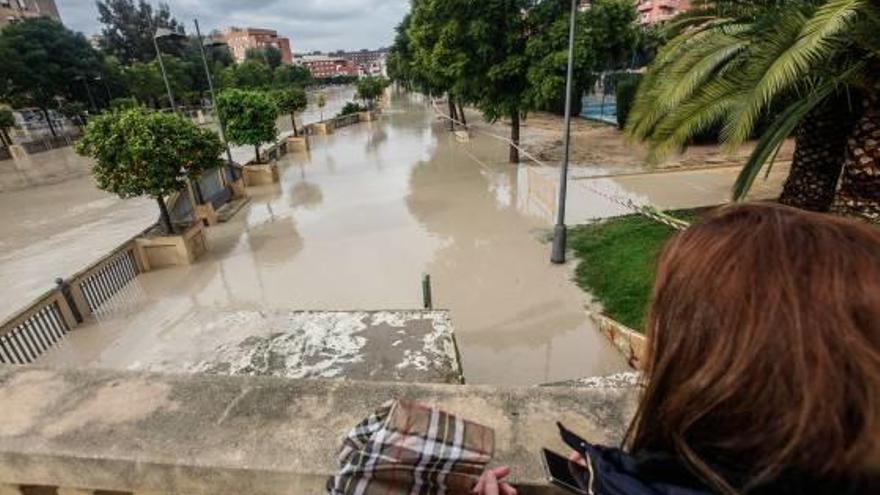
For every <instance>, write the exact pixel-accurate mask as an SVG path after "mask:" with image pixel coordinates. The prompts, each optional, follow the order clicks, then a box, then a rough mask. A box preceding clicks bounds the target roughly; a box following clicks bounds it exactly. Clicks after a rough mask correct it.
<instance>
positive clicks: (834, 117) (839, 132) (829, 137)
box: [779, 98, 857, 212]
mask: <svg viewBox="0 0 880 495" xmlns="http://www.w3.org/2000/svg"><path fill="white" fill-rule="evenodd" d="M856 117H857V113H856V112H854V111H852V109H850V105H849V104H848V103H847V101H846V100H845V99H843V98H835V99H832V100H830V101H829V102H827V103H826V104H824V105H822V106H820V107H817V108H816V109H814V110H813V111H812V112H810V113H809V114H808V115H807V117H806V118H805V119H804V121H803V122H802V123H801V124H800V126H799V127H798V130H797V134H796V136H795V150H794V156H793V157H792V161H791V169H790V170H789V173H788V178H787V179H786V181H785V185H784V186H783V188H782V195H781V196H780V197H779V202H780V203H782V204H785V205H789V206H794V207H796V208H801V209H804V210H811V211H822V212H824V211H828V210H829V209H830V208H831V203H832V201H833V200H834V192H835V191H836V189H837V181H838V179H839V178H840V171H841V170H842V169H843V159H844V151H845V149H846V138H847V136H848V135H849V131H850V129H852V127H853V125H854V123H855V118H856Z"/></svg>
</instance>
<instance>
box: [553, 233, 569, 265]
mask: <svg viewBox="0 0 880 495" xmlns="http://www.w3.org/2000/svg"><path fill="white" fill-rule="evenodd" d="M567 235H568V231H567V230H566V227H565V224H560V225H556V227H554V228H553V253H552V254H551V255H550V261H551V262H553V263H556V264H557V265H560V264H562V263H565V244H566V237H567Z"/></svg>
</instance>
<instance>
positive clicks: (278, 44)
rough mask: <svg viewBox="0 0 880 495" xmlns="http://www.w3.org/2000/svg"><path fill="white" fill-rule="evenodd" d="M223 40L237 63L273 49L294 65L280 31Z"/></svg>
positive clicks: (233, 33) (235, 31)
mask: <svg viewBox="0 0 880 495" xmlns="http://www.w3.org/2000/svg"><path fill="white" fill-rule="evenodd" d="M0 1H2V0H0ZM223 39H224V41H225V42H226V44H227V45H229V50H230V51H231V52H232V56H233V57H234V58H235V61H236V62H242V61H244V59H245V57H246V56H247V51H248V50H250V49H252V48H256V49H265V48H268V47H273V48H277V49H278V51H279V52H281V62H282V63H284V64H288V65H290V64H292V63H293V52H292V50H291V48H290V39H289V38H285V37H283V36H278V31H275V30H273V29H261V28H250V27H249V28H239V27H230V28H227V29H226V30H224V31H223Z"/></svg>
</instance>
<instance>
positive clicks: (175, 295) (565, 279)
mask: <svg viewBox="0 0 880 495" xmlns="http://www.w3.org/2000/svg"><path fill="white" fill-rule="evenodd" d="M506 158H507V150H506V146H505V145H504V144H503V143H501V142H499V141H497V140H493V139H491V138H488V137H481V136H478V135H475V136H474V137H473V138H472V140H471V141H470V142H469V143H459V142H457V141H456V140H455V138H454V137H453V136H452V135H451V134H449V133H448V132H447V131H446V130H445V127H444V125H443V123H442V122H440V121H438V120H437V119H436V117H435V115H434V114H433V113H432V110H431V108H430V105H428V104H427V102H426V101H424V100H421V99H419V98H416V97H407V96H396V97H394V98H393V99H392V101H391V102H390V106H389V107H388V108H386V110H385V112H384V115H383V116H382V118H381V120H380V121H377V122H371V123H364V124H359V125H355V126H350V127H346V128H342V129H339V130H338V131H337V133H335V134H333V135H330V136H315V137H313V138H312V150H311V152H310V153H308V154H303V153H301V154H290V155H287V156H285V157H284V158H283V159H282V160H281V161H280V162H279V166H280V168H281V176H282V177H281V182H280V184H275V185H271V186H263V187H260V188H251V189H250V190H249V192H250V194H251V196H252V201H251V203H250V204H249V205H247V206H246V207H245V208H243V209H242V210H241V211H240V212H239V213H238V214H237V215H236V216H235V217H233V218H232V219H231V221H230V222H228V223H225V224H222V225H219V226H216V227H212V228H211V229H210V230H209V233H208V242H209V248H210V252H209V253H208V254H207V255H206V256H205V257H204V258H202V259H200V260H199V262H198V263H197V264H195V265H193V266H190V267H180V268H175V269H168V270H161V271H157V272H152V273H148V274H144V275H141V276H139V277H138V278H137V279H136V280H135V281H134V282H133V283H131V284H130V285H129V286H128V287H127V288H126V290H125V291H124V292H123V293H122V294H120V295H119V297H117V298H115V300H114V301H113V302H112V304H110V305H108V306H107V308H105V309H104V310H103V311H102V312H101V314H100V315H99V316H98V318H97V320H96V321H95V322H92V323H90V324H87V325H85V326H82V327H80V328H79V329H77V330H76V331H75V332H73V333H72V334H70V336H69V338H68V341H67V342H66V343H65V345H64V346H63V347H64V349H65V351H64V353H63V358H61V357H56V356H53V351H50V353H49V354H47V355H46V356H45V357H44V362H47V363H48V362H52V364H65V365H77V366H110V367H137V365H138V363H140V362H141V360H142V357H143V356H144V355H145V354H150V353H151V352H152V351H150V349H153V348H154V346H166V347H168V348H175V346H180V345H184V344H185V343H187V342H190V341H189V337H188V334H189V333H192V332H193V331H194V330H193V328H197V329H201V328H204V325H206V322H214V321H216V320H217V318H216V314H217V313H218V312H219V313H223V314H235V313H237V312H245V313H248V312H265V311H269V312H272V311H293V310H322V309H323V310H378V309H414V308H419V307H421V304H422V295H421V288H420V282H421V278H422V276H423V274H430V275H431V277H432V280H433V292H434V303H435V307H438V308H444V309H448V310H450V315H451V318H452V321H453V323H454V326H455V328H456V336H457V340H458V345H459V349H460V351H461V356H462V364H463V368H464V372H465V377H466V380H467V381H468V382H469V383H504V384H538V383H548V382H558V381H563V380H570V379H576V378H581V377H584V376H594V375H603V374H609V373H614V372H619V371H623V370H625V369H626V364H625V363H624V362H623V359H622V358H621V357H620V356H619V355H618V354H616V353H615V352H614V351H613V350H612V349H611V346H610V345H609V344H608V343H607V342H606V341H605V339H604V338H603V337H602V336H601V335H599V333H598V332H597V331H596V330H595V328H594V327H593V324H592V323H591V322H590V321H589V320H588V318H587V315H586V313H585V311H584V307H585V306H587V305H589V304H590V301H589V300H588V296H587V295H585V294H584V293H583V292H582V291H581V290H580V289H579V288H577V287H576V286H575V285H574V284H573V283H572V282H571V281H570V279H571V270H572V269H573V266H571V265H568V266H554V265H551V264H550V263H549V251H550V249H549V245H548V244H547V243H546V237H547V234H548V232H549V229H550V227H551V225H552V219H553V216H554V215H553V211H554V209H553V205H554V204H555V195H556V189H555V187H556V186H555V184H556V181H555V177H557V175H556V174H557V170H556V169H554V168H542V167H536V166H530V165H527V164H523V165H520V166H515V165H511V164H509V163H507V161H506ZM775 173H779V171H777V172H775ZM675 174H687V172H669V173H664V174H658V175H651V176H645V177H644V178H641V177H639V176H627V177H625V178H618V179H611V178H603V179H592V181H594V182H595V181H599V182H595V184H591V185H602V186H605V187H609V188H611V189H612V190H614V191H627V192H628V191H630V190H631V191H632V192H633V194H632V195H631V196H630V197H632V198H633V199H634V201H637V202H638V201H651V202H655V200H656V201H657V202H659V203H660V205H661V206H663V207H667V208H677V207H685V206H705V205H709V204H715V203H717V202H719V200H720V199H723V198H726V197H727V192H728V191H729V187H730V184H732V180H733V177H735V175H736V170H735V169H734V170H727V169H725V171H717V170H710V171H704V172H694V174H693V175H692V176H687V175H675ZM683 178H686V179H687V180H686V181H684V182H683ZM683 183H687V184H690V185H687V186H682V185H681V184H683ZM586 185H587V183H586V182H584V181H583V180H576V179H575V180H571V182H570V199H569V211H570V212H571V214H570V216H569V223H579V222H581V221H583V220H585V219H587V218H594V217H601V216H608V215H616V214H620V213H624V212H625V209H624V208H623V207H622V206H620V205H618V204H616V203H614V202H611V201H607V200H605V199H604V198H603V197H602V196H600V195H596V194H594V193H593V192H592V189H591V188H590V187H583V186H586ZM676 191H678V192H676ZM667 201H668V202H667ZM146 211H148V212H150V213H151V212H152V208H147V209H146ZM115 215H116V213H115V212H113V213H110V212H107V214H106V221H107V222H113V221H115V220H113V217H114V216H115ZM85 231H87V232H90V233H92V234H95V235H97V234H98V233H99V232H103V231H102V230H101V229H95V228H90V229H88V228H87V229H86V230H85ZM60 252H62V250H61V249H60V247H55V248H52V250H49V251H46V255H47V256H51V255H52V253H54V255H55V256H58V253H60ZM196 333H199V334H200V335H206V336H208V335H210V333H205V332H199V331H198V330H196ZM206 338H207V337H206ZM216 344H217V342H213V344H212V342H210V341H208V342H203V345H205V346H208V347H210V346H211V345H216ZM182 349H185V347H182ZM194 352H195V351H194ZM59 355H60V354H59ZM102 363H104V364H102ZM108 363H113V364H112V365H111V364H108ZM172 368H173V366H172ZM172 370H173V369H172Z"/></svg>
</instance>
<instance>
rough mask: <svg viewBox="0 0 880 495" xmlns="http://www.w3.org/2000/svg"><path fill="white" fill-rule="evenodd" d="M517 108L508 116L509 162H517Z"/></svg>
mask: <svg viewBox="0 0 880 495" xmlns="http://www.w3.org/2000/svg"><path fill="white" fill-rule="evenodd" d="M519 120H520V118H519V110H517V111H515V112H513V115H512V116H511V117H510V140H511V141H512V144H511V145H510V163H519V149H518V148H517V147H518V146H519Z"/></svg>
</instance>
